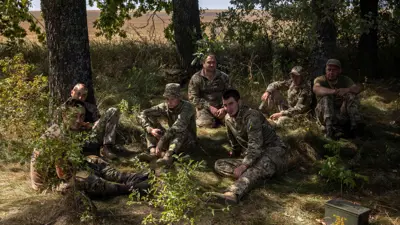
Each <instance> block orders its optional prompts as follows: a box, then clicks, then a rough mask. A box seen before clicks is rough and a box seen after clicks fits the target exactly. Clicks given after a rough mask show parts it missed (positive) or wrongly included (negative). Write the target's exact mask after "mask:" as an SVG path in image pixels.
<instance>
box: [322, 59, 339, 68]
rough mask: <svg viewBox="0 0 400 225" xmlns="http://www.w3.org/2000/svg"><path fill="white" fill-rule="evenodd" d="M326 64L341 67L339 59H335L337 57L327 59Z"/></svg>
mask: <svg viewBox="0 0 400 225" xmlns="http://www.w3.org/2000/svg"><path fill="white" fill-rule="evenodd" d="M326 65H334V66H337V67H339V68H342V64H341V63H340V61H339V60H337V59H329V60H328V61H327V62H326Z"/></svg>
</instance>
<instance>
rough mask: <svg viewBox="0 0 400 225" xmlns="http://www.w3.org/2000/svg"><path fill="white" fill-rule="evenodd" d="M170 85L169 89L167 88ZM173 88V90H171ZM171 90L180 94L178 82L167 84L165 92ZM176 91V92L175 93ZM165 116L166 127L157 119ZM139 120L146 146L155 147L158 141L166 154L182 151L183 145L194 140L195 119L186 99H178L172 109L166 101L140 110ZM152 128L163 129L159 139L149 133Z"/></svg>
mask: <svg viewBox="0 0 400 225" xmlns="http://www.w3.org/2000/svg"><path fill="white" fill-rule="evenodd" d="M170 87H171V90H169V88H170ZM172 89H175V90H172ZM169 91H170V92H173V93H172V94H173V95H175V96H178V97H179V96H180V93H179V84H167V86H166V91H165V92H166V93H165V94H164V96H165V95H166V94H167V93H168V92H169ZM175 92H178V93H175ZM160 118H166V119H167V121H168V126H169V128H168V129H165V128H163V127H162V126H161V124H160V122H159V121H158V119H160ZM139 122H140V123H141V125H142V127H143V128H144V129H145V131H146V140H147V147H148V148H149V149H150V148H155V147H156V146H157V144H158V142H159V141H160V142H161V143H163V144H162V146H163V147H164V148H166V149H168V150H167V154H168V155H172V154H173V153H180V152H182V151H184V148H183V147H186V148H187V147H189V145H192V144H194V142H195V141H196V137H197V135H196V119H195V110H194V107H193V105H192V104H190V102H188V101H184V100H180V103H179V105H178V106H177V107H175V108H174V109H170V108H168V105H167V103H165V102H164V103H161V104H159V105H156V106H153V107H151V108H150V109H146V110H144V111H142V112H141V114H140V116H139ZM152 128H158V129H160V130H162V131H163V133H164V134H163V135H162V137H161V139H160V140H157V138H155V137H154V136H153V135H151V134H150V132H151V129H152Z"/></svg>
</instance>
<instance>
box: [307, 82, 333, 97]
mask: <svg viewBox="0 0 400 225" xmlns="http://www.w3.org/2000/svg"><path fill="white" fill-rule="evenodd" d="M313 91H314V93H315V94H316V95H317V96H325V95H334V94H337V90H335V89H331V88H326V87H322V86H321V84H319V83H315V84H314V87H313Z"/></svg>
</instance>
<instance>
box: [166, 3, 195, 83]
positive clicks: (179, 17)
mask: <svg viewBox="0 0 400 225" xmlns="http://www.w3.org/2000/svg"><path fill="white" fill-rule="evenodd" d="M172 7H173V14H172V21H173V24H174V35H175V43H176V48H177V51H178V54H179V57H180V64H181V65H180V66H181V67H182V68H183V69H184V70H186V73H187V74H190V75H191V74H193V72H194V71H193V68H192V67H191V66H190V63H191V62H192V60H193V53H195V51H196V41H197V40H199V39H201V28H200V11H199V1H198V0H172Z"/></svg>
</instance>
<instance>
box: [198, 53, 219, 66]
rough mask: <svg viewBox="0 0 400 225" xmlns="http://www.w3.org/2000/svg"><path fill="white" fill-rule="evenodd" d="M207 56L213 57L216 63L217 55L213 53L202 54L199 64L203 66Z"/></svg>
mask: <svg viewBox="0 0 400 225" xmlns="http://www.w3.org/2000/svg"><path fill="white" fill-rule="evenodd" d="M208 56H212V57H214V59H215V61H217V55H216V54H215V53H213V52H207V53H206V54H204V55H203V56H202V57H201V59H200V64H202V65H203V64H204V63H205V62H206V59H207V57H208Z"/></svg>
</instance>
